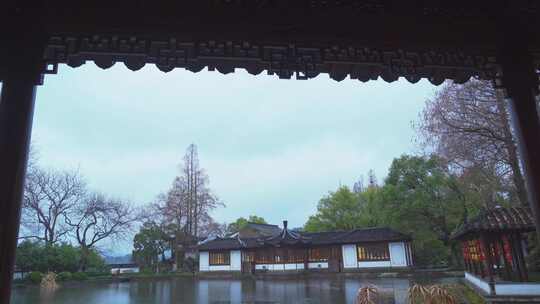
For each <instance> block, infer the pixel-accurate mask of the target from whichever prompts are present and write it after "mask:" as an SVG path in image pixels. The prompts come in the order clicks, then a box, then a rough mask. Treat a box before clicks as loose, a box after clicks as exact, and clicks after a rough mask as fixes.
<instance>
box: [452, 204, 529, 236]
mask: <svg viewBox="0 0 540 304" xmlns="http://www.w3.org/2000/svg"><path fill="white" fill-rule="evenodd" d="M534 227H535V226H534V220H533V218H532V216H531V212H530V210H529V209H528V208H526V207H512V208H503V207H495V208H492V209H488V210H483V211H482V212H481V213H480V214H479V215H478V216H477V217H475V218H473V219H472V220H470V221H469V222H468V223H467V224H465V225H463V226H462V227H461V228H460V229H458V230H457V231H456V232H455V233H454V234H453V235H452V239H460V238H463V237H466V236H467V235H471V234H475V233H481V232H499V233H500V232H529V231H534V229H535V228H534Z"/></svg>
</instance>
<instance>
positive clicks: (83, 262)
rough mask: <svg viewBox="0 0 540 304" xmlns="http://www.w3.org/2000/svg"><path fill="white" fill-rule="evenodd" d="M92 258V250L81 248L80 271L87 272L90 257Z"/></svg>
mask: <svg viewBox="0 0 540 304" xmlns="http://www.w3.org/2000/svg"><path fill="white" fill-rule="evenodd" d="M89 256H90V248H88V247H86V246H81V259H80V261H79V271H81V272H85V271H86V267H87V266H88V257H89Z"/></svg>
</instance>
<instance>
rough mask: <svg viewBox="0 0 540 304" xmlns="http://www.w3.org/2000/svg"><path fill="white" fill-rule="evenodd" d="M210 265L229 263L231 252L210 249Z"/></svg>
mask: <svg viewBox="0 0 540 304" xmlns="http://www.w3.org/2000/svg"><path fill="white" fill-rule="evenodd" d="M209 256H210V265H212V266H217V265H230V264H231V253H230V251H210V253H209Z"/></svg>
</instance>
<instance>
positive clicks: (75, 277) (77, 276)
mask: <svg viewBox="0 0 540 304" xmlns="http://www.w3.org/2000/svg"><path fill="white" fill-rule="evenodd" d="M71 277H72V278H73V280H76V281H84V280H86V279H88V276H87V275H86V273H84V272H75V273H74V274H73V275H72V276H71Z"/></svg>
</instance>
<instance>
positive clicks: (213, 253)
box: [199, 221, 413, 272]
mask: <svg viewBox="0 0 540 304" xmlns="http://www.w3.org/2000/svg"><path fill="white" fill-rule="evenodd" d="M412 265H413V258H412V250H411V237H410V236H407V235H405V234H402V233H400V232H397V231H395V230H392V229H390V228H368V229H356V230H351V231H336V232H317V233H307V232H298V231H292V230H289V229H287V221H284V223H283V228H282V229H280V228H279V227H278V226H276V225H266V224H254V223H250V224H249V225H248V226H247V227H246V228H245V229H243V230H242V231H240V232H239V233H237V234H235V235H233V236H231V237H229V238H216V239H213V240H210V241H208V242H205V243H203V244H200V245H199V270H200V271H242V272H263V271H285V270H289V271H295V270H305V269H308V270H326V271H332V272H346V271H358V270H361V269H373V268H406V267H410V266H412Z"/></svg>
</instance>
